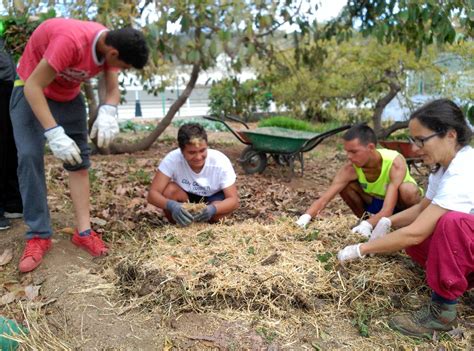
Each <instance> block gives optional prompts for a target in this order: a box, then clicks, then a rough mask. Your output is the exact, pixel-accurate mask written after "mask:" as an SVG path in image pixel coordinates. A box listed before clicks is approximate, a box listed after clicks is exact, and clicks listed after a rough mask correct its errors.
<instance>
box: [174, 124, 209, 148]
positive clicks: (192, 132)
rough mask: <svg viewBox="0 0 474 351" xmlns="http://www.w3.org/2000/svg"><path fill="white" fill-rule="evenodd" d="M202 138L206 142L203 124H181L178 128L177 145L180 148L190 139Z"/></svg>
mask: <svg viewBox="0 0 474 351" xmlns="http://www.w3.org/2000/svg"><path fill="white" fill-rule="evenodd" d="M195 138H196V139H202V140H204V141H205V142H206V143H207V133H206V131H205V130H204V128H203V126H201V125H200V124H197V123H187V124H183V125H182V126H181V127H180V128H179V130H178V145H179V148H180V149H181V150H182V149H184V147H185V146H186V145H187V144H189V143H190V141H191V139H195Z"/></svg>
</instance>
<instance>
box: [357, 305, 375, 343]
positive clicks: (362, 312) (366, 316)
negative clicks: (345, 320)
mask: <svg viewBox="0 0 474 351" xmlns="http://www.w3.org/2000/svg"><path fill="white" fill-rule="evenodd" d="M355 309H356V310H355V313H356V316H355V318H354V319H353V320H352V325H354V326H355V327H357V329H358V330H359V335H360V336H363V337H365V338H368V337H369V323H370V320H371V319H372V311H371V310H370V309H368V308H367V307H365V306H364V305H362V304H357V305H356V307H355Z"/></svg>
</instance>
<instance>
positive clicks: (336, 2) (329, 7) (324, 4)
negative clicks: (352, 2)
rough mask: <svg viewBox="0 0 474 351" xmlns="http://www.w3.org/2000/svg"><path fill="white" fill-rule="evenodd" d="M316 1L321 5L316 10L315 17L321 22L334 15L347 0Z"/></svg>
mask: <svg viewBox="0 0 474 351" xmlns="http://www.w3.org/2000/svg"><path fill="white" fill-rule="evenodd" d="M318 3H320V4H321V6H320V7H318V10H317V11H316V19H317V20H318V22H323V21H327V20H330V19H331V18H333V17H336V16H337V15H338V14H339V12H340V11H341V9H342V8H343V7H344V5H346V4H347V0H320V1H319V2H318Z"/></svg>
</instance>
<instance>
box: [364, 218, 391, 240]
mask: <svg viewBox="0 0 474 351" xmlns="http://www.w3.org/2000/svg"><path fill="white" fill-rule="evenodd" d="M391 226H392V221H391V220H390V218H387V217H382V218H380V219H379V222H378V223H377V225H376V226H375V228H374V230H373V231H372V235H370V238H369V241H371V240H374V239H377V238H381V237H382V236H384V235H385V234H387V233H388V232H389V231H390V227H391Z"/></svg>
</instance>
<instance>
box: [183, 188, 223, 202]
mask: <svg viewBox="0 0 474 351" xmlns="http://www.w3.org/2000/svg"><path fill="white" fill-rule="evenodd" d="M186 194H188V199H189V202H192V203H193V204H197V203H200V202H204V203H206V204H210V203H211V202H214V201H222V200H225V195H224V192H223V191H222V190H221V191H218V192H217V193H215V194H213V195H211V196H201V195H196V194H193V193H188V192H186Z"/></svg>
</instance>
